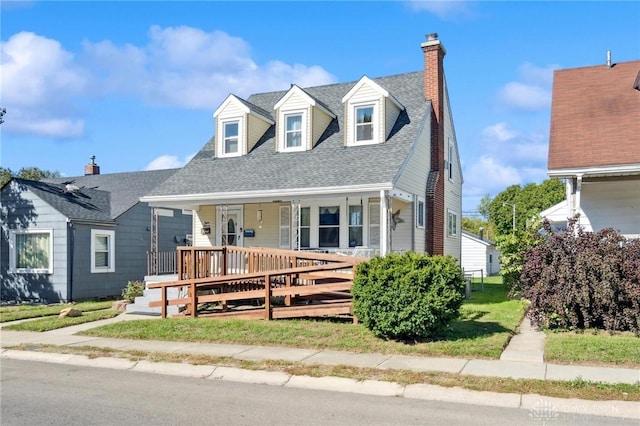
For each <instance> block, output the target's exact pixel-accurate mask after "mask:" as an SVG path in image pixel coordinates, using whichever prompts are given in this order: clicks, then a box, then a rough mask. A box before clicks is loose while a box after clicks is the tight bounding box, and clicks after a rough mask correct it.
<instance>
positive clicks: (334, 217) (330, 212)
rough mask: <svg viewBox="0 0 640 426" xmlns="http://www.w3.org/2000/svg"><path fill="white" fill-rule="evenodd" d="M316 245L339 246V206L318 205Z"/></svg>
mask: <svg viewBox="0 0 640 426" xmlns="http://www.w3.org/2000/svg"><path fill="white" fill-rule="evenodd" d="M319 215H320V217H319V222H318V223H319V227H318V246H320V247H340V206H330V207H320V213H319Z"/></svg>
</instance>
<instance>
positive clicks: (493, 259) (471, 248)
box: [460, 231, 500, 276]
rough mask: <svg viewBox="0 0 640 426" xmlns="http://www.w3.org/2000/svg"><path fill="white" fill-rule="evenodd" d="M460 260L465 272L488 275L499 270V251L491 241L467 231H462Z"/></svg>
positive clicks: (494, 273)
mask: <svg viewBox="0 0 640 426" xmlns="http://www.w3.org/2000/svg"><path fill="white" fill-rule="evenodd" d="M460 261H461V266H462V268H463V269H464V271H465V273H469V274H473V275H474V276H490V275H496V274H498V273H499V272H500V251H499V250H498V249H497V248H496V246H495V244H494V243H493V241H490V240H487V239H484V238H483V237H481V236H479V235H475V234H472V233H470V232H467V231H462V255H461V258H460ZM481 274H482V275H481Z"/></svg>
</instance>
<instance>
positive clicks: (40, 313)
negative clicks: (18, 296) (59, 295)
mask: <svg viewBox="0 0 640 426" xmlns="http://www.w3.org/2000/svg"><path fill="white" fill-rule="evenodd" d="M112 305H113V301H103V302H81V303H65V304H62V303H60V304H55V305H16V306H3V307H0V322H8V321H16V320H19V319H27V318H39V317H46V316H50V315H58V314H59V313H60V311H61V310H63V309H64V308H75V309H80V310H81V311H82V312H90V311H98V310H102V309H109V308H111V306H112Z"/></svg>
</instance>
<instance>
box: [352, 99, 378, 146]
mask: <svg viewBox="0 0 640 426" xmlns="http://www.w3.org/2000/svg"><path fill="white" fill-rule="evenodd" d="M365 107H373V116H372V117H371V127H372V139H371V140H369V141H360V142H358V141H356V126H357V113H356V111H357V110H358V108H365ZM349 115H350V117H349V123H350V124H349V136H348V141H347V145H348V146H364V145H375V144H378V143H380V101H379V100H375V101H368V102H357V103H350V104H349Z"/></svg>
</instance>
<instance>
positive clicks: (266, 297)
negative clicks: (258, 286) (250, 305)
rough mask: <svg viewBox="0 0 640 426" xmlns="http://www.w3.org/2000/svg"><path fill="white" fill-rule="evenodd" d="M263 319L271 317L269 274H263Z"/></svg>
mask: <svg viewBox="0 0 640 426" xmlns="http://www.w3.org/2000/svg"><path fill="white" fill-rule="evenodd" d="M264 290H265V294H264V319H265V320H267V321H269V320H270V319H271V275H269V274H267V275H265V276H264Z"/></svg>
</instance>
